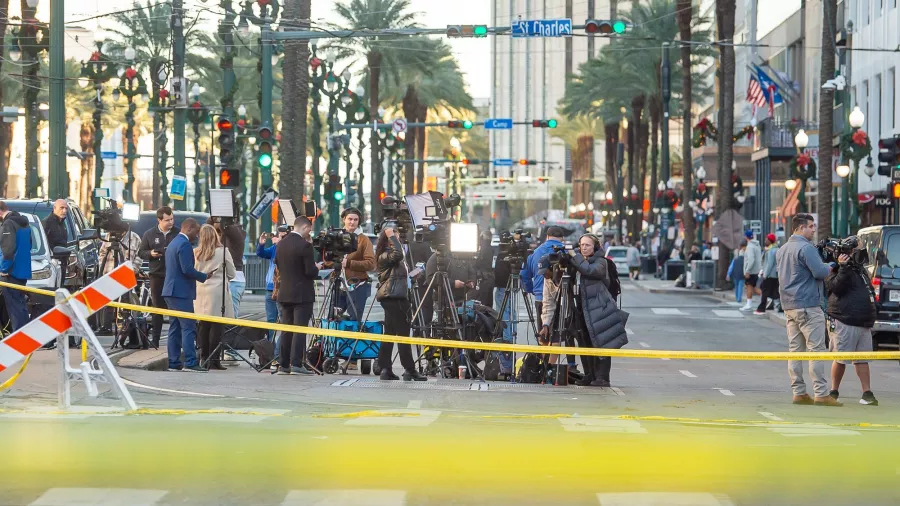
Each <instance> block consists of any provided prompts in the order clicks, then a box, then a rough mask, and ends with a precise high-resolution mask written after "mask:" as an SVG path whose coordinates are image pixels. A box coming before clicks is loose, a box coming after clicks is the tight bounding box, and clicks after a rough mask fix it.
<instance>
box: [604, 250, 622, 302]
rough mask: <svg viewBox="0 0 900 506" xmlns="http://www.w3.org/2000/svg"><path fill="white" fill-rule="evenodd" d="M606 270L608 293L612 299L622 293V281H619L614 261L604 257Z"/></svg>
mask: <svg viewBox="0 0 900 506" xmlns="http://www.w3.org/2000/svg"><path fill="white" fill-rule="evenodd" d="M606 272H607V273H609V294H610V295H612V297H613V299H615V298H616V297H618V296H619V294H620V293H622V283H620V282H619V271H617V270H616V263H615V262H613V261H612V260H610V259H608V258H607V259H606Z"/></svg>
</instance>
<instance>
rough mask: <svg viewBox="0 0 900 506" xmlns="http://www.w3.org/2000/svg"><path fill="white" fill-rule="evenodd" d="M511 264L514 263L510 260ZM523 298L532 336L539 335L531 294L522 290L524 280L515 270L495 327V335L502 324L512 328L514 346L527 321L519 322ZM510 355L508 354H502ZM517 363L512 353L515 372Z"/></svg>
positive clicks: (511, 274)
mask: <svg viewBox="0 0 900 506" xmlns="http://www.w3.org/2000/svg"><path fill="white" fill-rule="evenodd" d="M510 264H513V262H512V261H511V260H510ZM520 296H521V297H522V302H523V303H524V304H525V312H526V313H528V320H527V321H528V322H529V323H530V324H531V330H532V331H533V332H534V334H532V335H535V336H536V335H537V326H535V317H534V310H535V308H534V304H533V303H532V300H531V294H530V293H528V292H527V291H526V290H522V278H521V275H520V274H519V270H514V272H511V273H510V275H509V281H507V282H506V292H505V293H504V294H503V301H502V302H501V303H500V310H499V312H500V319H498V320H497V323H496V324H495V326H494V335H495V336H496V335H498V334H499V333H500V331H501V328H502V326H503V325H502V324H503V323H505V324H506V325H508V326H510V327H512V342H513V344H515V343H517V342H518V340H519V323H521V322H524V321H526V320H519V297H520ZM507 308H509V319H508V320H503V319H502V318H503V314H504V313H505V311H506V309H507ZM526 342H527V343H530V339H529V338H528V336H527V334H526ZM501 353H508V352H501ZM515 363H516V353H515V352H512V364H513V372H514V371H515ZM510 376H511V378H513V380H515V374H513V373H510Z"/></svg>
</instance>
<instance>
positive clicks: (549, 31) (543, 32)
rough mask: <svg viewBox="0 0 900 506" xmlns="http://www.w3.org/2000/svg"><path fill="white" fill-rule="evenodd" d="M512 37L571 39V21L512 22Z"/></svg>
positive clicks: (534, 20)
mask: <svg viewBox="0 0 900 506" xmlns="http://www.w3.org/2000/svg"><path fill="white" fill-rule="evenodd" d="M511 28H512V36H513V37H571V36H572V20H571V19H532V20H527V21H522V20H520V21H514V22H513V23H512V27H511Z"/></svg>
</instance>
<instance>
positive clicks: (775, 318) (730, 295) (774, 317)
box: [713, 290, 787, 327]
mask: <svg viewBox="0 0 900 506" xmlns="http://www.w3.org/2000/svg"><path fill="white" fill-rule="evenodd" d="M713 297H715V298H717V299H720V300H724V301H725V302H734V290H725V291H721V292H715V293H713ZM741 300H742V301H743V302H746V299H741ZM747 313H748V314H751V315H752V314H753V313H752V312H750V311H748V312H747ZM766 318H768V319H769V320H770V321H772V322H773V323H777V324H778V325H781V326H782V327H787V317H785V316H784V313H779V312H777V311H766Z"/></svg>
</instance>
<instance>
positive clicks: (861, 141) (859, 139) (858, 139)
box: [852, 130, 868, 146]
mask: <svg viewBox="0 0 900 506" xmlns="http://www.w3.org/2000/svg"><path fill="white" fill-rule="evenodd" d="M866 137H868V135H867V134H866V131H865V130H857V131H855V132H853V137H852V139H853V144H856V145H857V146H865V145H866Z"/></svg>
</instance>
